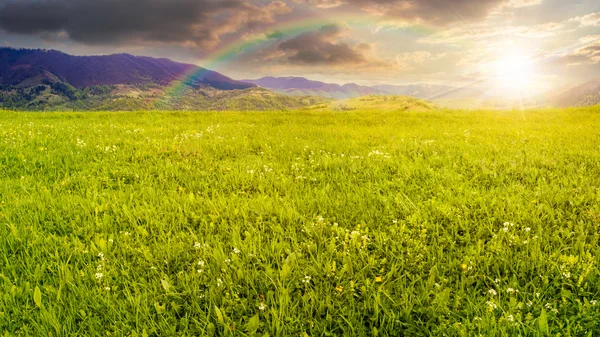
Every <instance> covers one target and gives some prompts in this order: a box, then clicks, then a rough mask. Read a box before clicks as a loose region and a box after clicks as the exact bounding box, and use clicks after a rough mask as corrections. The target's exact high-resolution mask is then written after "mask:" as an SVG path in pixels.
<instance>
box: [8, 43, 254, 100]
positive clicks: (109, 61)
mask: <svg viewBox="0 0 600 337" xmlns="http://www.w3.org/2000/svg"><path fill="white" fill-rule="evenodd" d="M44 73H50V74H53V75H54V76H56V77H57V78H58V79H60V81H63V82H67V83H69V84H70V85H72V86H74V87H76V88H86V87H90V86H95V85H116V84H125V85H143V84H148V83H156V84H159V85H163V86H166V85H169V84H170V83H171V82H172V81H174V80H179V79H185V80H186V81H187V82H188V84H189V85H193V86H200V85H208V86H211V87H213V88H216V89H221V90H233V89H247V88H251V87H254V85H252V84H249V83H243V82H239V81H235V80H232V79H231V78H229V77H227V76H225V75H222V74H220V73H218V72H215V71H211V70H207V69H203V68H200V67H198V66H195V65H191V64H184V63H178V62H174V61H171V60H168V59H155V58H151V57H141V56H133V55H129V54H115V55H106V56H72V55H68V54H65V53H62V52H59V51H55V50H41V49H12V48H0V84H2V85H13V86H15V85H20V84H21V83H22V82H23V81H27V80H29V79H31V78H35V77H38V76H40V75H42V74H44ZM188 75H190V76H188ZM35 84H40V83H35Z"/></svg>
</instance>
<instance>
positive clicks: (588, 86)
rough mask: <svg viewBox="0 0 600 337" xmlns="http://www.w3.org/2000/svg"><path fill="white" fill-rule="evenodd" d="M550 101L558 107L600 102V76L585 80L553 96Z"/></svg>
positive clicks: (590, 104) (588, 104)
mask: <svg viewBox="0 0 600 337" xmlns="http://www.w3.org/2000/svg"><path fill="white" fill-rule="evenodd" d="M552 103H553V104H554V105H556V106H559V107H569V106H592V105H596V104H600V78H596V79H593V80H591V81H588V82H585V83H583V84H581V85H578V86H576V87H574V88H571V89H569V90H567V91H565V92H563V93H561V94H559V95H557V96H555V97H554V98H552Z"/></svg>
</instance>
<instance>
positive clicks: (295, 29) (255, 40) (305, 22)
mask: <svg viewBox="0 0 600 337" xmlns="http://www.w3.org/2000/svg"><path fill="white" fill-rule="evenodd" d="M385 21H386V20H385V19H383V20H382V18H378V19H376V18H369V17H367V16H364V17H358V16H342V17H339V16H338V17H336V20H335V23H342V24H344V25H347V26H350V27H367V28H372V27H384V28H385V27H387V28H393V29H395V30H397V31H399V32H401V33H403V34H411V35H415V36H425V35H428V34H431V33H433V32H434V30H433V29H432V28H430V27H428V26H425V25H410V26H397V25H391V24H386V23H385ZM390 22H391V20H390ZM333 23H334V22H333V21H332V20H331V18H321V17H317V18H298V19H295V20H291V21H287V22H284V23H278V24H275V25H272V26H269V27H267V28H266V29H265V32H264V33H262V34H254V35H251V36H246V37H242V38H240V39H238V40H235V41H231V42H229V43H227V44H224V45H223V46H221V47H220V48H219V49H217V50H215V51H213V52H212V53H211V54H210V55H207V56H204V57H203V58H202V60H201V61H200V62H199V65H200V66H201V67H202V68H200V69H193V70H192V71H190V72H187V73H185V74H183V75H182V76H181V77H180V78H179V79H176V80H174V81H172V82H171V85H169V86H168V87H167V90H166V94H165V96H164V97H165V98H172V97H178V96H181V95H183V94H184V93H185V91H186V84H185V83H186V82H187V81H188V80H189V79H191V78H194V77H201V76H202V74H203V73H205V72H207V71H211V70H213V71H217V70H219V69H221V68H222V67H223V66H224V65H225V64H227V63H228V62H231V61H232V60H235V59H236V58H238V57H239V56H240V55H242V54H243V53H248V52H253V51H256V50H258V49H259V48H261V47H264V46H265V45H268V44H270V43H277V42H279V41H281V40H280V39H279V37H283V36H294V35H299V34H302V33H306V32H310V31H315V30H318V29H320V28H321V27H323V26H326V25H331V24H333Z"/></svg>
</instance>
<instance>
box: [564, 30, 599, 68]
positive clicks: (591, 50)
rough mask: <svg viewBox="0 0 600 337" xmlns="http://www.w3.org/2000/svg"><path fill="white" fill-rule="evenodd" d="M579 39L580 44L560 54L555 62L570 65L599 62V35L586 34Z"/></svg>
mask: <svg viewBox="0 0 600 337" xmlns="http://www.w3.org/2000/svg"><path fill="white" fill-rule="evenodd" d="M579 41H580V43H581V44H582V46H580V47H579V48H577V49H575V50H573V51H570V52H568V53H566V54H563V55H561V56H560V58H559V59H558V61H557V63H559V64H567V65H571V66H574V65H582V64H598V63H600V35H588V36H585V37H582V38H581V39H579Z"/></svg>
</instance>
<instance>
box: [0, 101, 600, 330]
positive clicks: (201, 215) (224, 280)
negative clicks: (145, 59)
mask: <svg viewBox="0 0 600 337" xmlns="http://www.w3.org/2000/svg"><path fill="white" fill-rule="evenodd" d="M599 188H600V109H599V108H588V109H578V110H577V109H572V110H543V111H525V112H520V111H512V112H492V111H488V112H485V111H484V112H481V111H480V112H477V111H472V112H458V111H455V112H452V111H433V112H418V111H404V112H374V111H365V110H363V109H357V110H355V111H350V112H327V111H304V112H303V111H300V112H277V113H275V112H273V113H145V112H138V113H12V112H0V334H2V336H211V335H215V336H228V335H235V336H245V335H248V336H252V335H259V336H477V335H484V336H546V335H552V336H558V335H559V334H560V336H597V335H598V334H599V333H600V304H598V303H597V301H598V300H600V275H599V256H600V248H599V245H598V243H599V238H600V227H599V226H600V190H599Z"/></svg>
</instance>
